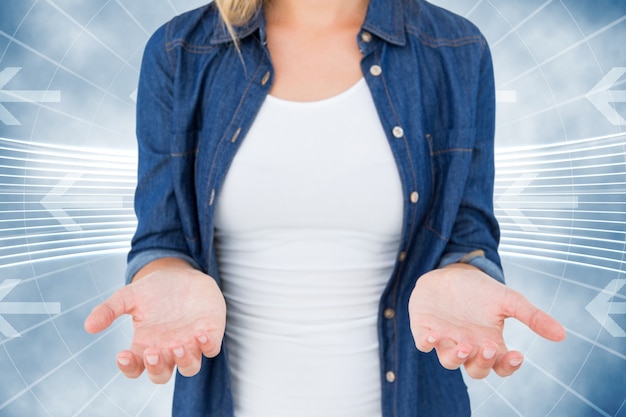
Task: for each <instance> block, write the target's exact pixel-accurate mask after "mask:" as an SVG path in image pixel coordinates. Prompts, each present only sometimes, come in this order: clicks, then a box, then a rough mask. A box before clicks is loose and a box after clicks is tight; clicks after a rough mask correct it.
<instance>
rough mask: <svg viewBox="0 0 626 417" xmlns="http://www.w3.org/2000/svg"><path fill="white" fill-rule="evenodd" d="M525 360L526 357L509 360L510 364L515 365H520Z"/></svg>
mask: <svg viewBox="0 0 626 417" xmlns="http://www.w3.org/2000/svg"><path fill="white" fill-rule="evenodd" d="M523 361H524V359H511V360H510V361H509V365H511V366H513V367H515V366H520V365H521V364H522V362H523Z"/></svg>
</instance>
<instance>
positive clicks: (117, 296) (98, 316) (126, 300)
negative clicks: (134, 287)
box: [84, 286, 133, 333]
mask: <svg viewBox="0 0 626 417" xmlns="http://www.w3.org/2000/svg"><path fill="white" fill-rule="evenodd" d="M132 305H133V303H132V291H131V290H130V288H129V287H128V286H124V287H122V288H120V289H119V290H117V291H116V292H115V293H113V295H112V296H111V297H110V298H109V299H108V300H106V301H105V302H103V303H102V304H99V305H97V306H96V307H94V309H93V310H92V311H91V313H90V314H89V316H87V318H86V319H85V324H84V327H85V330H86V331H87V332H88V333H98V332H101V331H103V330H104V329H106V328H107V327H109V326H110V325H111V324H112V323H113V322H114V321H115V319H117V318H118V317H120V316H122V315H123V314H129V313H130V311H131V309H132Z"/></svg>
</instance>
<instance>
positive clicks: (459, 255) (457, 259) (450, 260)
mask: <svg viewBox="0 0 626 417" xmlns="http://www.w3.org/2000/svg"><path fill="white" fill-rule="evenodd" d="M454 263H463V264H468V265H472V266H475V267H476V268H478V269H480V270H481V271H483V272H484V273H485V274H487V275H489V276H491V277H492V278H494V279H495V280H497V281H500V282H501V283H503V284H504V273H503V272H502V269H501V268H500V266H498V265H497V264H496V263H495V262H493V261H491V260H489V259H487V258H486V257H485V252H484V251H482V250H480V249H478V250H475V251H472V252H469V253H465V252H451V253H448V254H446V255H444V257H443V258H441V262H439V268H443V267H444V266H448V265H451V264H454Z"/></svg>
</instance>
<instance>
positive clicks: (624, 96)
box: [585, 67, 626, 126]
mask: <svg viewBox="0 0 626 417" xmlns="http://www.w3.org/2000/svg"><path fill="white" fill-rule="evenodd" d="M624 74H626V67H615V68H613V69H611V71H609V73H608V74H606V75H605V76H604V78H602V79H601V80H600V82H599V83H598V84H596V86H595V87H593V88H592V89H591V91H590V92H589V93H587V95H586V96H585V97H587V100H589V101H590V102H591V104H593V105H594V106H595V107H596V108H597V109H598V110H599V111H600V113H602V114H603V115H604V117H606V118H607V119H608V120H609V122H611V123H612V124H614V125H615V126H620V125H626V119H624V118H623V117H622V116H621V115H620V114H619V113H618V112H617V110H615V107H613V106H612V105H611V103H626V90H610V88H611V87H613V86H615V84H616V83H617V81H618V80H619V79H620V78H621V77H622V76H623V75H624Z"/></svg>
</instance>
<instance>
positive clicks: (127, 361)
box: [117, 357, 130, 366]
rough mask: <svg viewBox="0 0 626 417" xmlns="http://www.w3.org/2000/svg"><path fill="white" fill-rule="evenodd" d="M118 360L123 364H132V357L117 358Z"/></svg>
mask: <svg viewBox="0 0 626 417" xmlns="http://www.w3.org/2000/svg"><path fill="white" fill-rule="evenodd" d="M117 362H118V363H119V364H120V365H122V366H128V365H130V359H129V358H126V357H121V358H117Z"/></svg>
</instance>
